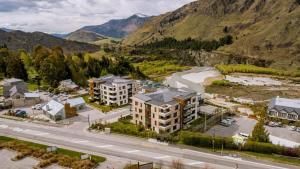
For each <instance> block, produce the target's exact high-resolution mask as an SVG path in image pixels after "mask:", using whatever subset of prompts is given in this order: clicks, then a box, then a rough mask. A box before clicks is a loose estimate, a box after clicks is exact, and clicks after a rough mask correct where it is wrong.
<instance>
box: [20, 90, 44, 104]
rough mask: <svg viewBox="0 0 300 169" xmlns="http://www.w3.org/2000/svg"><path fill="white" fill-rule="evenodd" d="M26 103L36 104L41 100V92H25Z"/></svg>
mask: <svg viewBox="0 0 300 169" xmlns="http://www.w3.org/2000/svg"><path fill="white" fill-rule="evenodd" d="M24 98H25V105H28V106H30V105H35V104H38V103H40V102H41V96H40V94H39V93H24Z"/></svg>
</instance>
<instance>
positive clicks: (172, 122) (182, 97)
mask: <svg viewBox="0 0 300 169" xmlns="http://www.w3.org/2000/svg"><path fill="white" fill-rule="evenodd" d="M201 101H202V99H201V96H199V95H197V93H196V92H194V91H193V90H190V89H187V88H180V89H175V88H164V89H159V90H158V91H156V92H153V93H146V94H136V95H134V96H133V97H132V115H133V123H135V124H137V125H143V126H145V127H146V128H148V129H151V130H152V131H155V132H157V133H172V132H175V131H177V130H180V129H182V128H183V127H184V126H185V125H188V124H189V123H191V122H192V121H193V120H195V119H197V117H198V112H199V106H200V104H201Z"/></svg>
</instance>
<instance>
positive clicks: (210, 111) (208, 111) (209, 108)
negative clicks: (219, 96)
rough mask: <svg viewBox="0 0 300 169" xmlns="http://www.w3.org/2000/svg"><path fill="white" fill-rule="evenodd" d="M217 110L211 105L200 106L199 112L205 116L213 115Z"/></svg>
mask: <svg viewBox="0 0 300 169" xmlns="http://www.w3.org/2000/svg"><path fill="white" fill-rule="evenodd" d="M217 109H218V107H216V106H211V105H205V106H200V111H201V112H203V113H205V114H214V113H215V112H216V110H217Z"/></svg>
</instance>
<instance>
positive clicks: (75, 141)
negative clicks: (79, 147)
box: [71, 140, 89, 143]
mask: <svg viewBox="0 0 300 169" xmlns="http://www.w3.org/2000/svg"><path fill="white" fill-rule="evenodd" d="M71 142H73V143H88V142H89V141H88V140H72V141H71Z"/></svg>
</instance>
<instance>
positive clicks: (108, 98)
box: [89, 75, 137, 106]
mask: <svg viewBox="0 0 300 169" xmlns="http://www.w3.org/2000/svg"><path fill="white" fill-rule="evenodd" d="M89 87H90V89H89V90H90V91H89V93H90V100H94V101H99V102H100V104H105V105H118V106H120V105H126V104H129V103H130V102H131V97H132V96H133V95H134V94H135V93H136V92H137V85H136V82H135V81H134V80H130V79H125V78H121V77H118V76H113V75H108V76H105V77H101V78H97V79H91V80H89Z"/></svg>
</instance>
